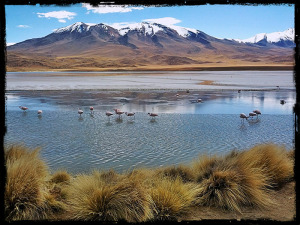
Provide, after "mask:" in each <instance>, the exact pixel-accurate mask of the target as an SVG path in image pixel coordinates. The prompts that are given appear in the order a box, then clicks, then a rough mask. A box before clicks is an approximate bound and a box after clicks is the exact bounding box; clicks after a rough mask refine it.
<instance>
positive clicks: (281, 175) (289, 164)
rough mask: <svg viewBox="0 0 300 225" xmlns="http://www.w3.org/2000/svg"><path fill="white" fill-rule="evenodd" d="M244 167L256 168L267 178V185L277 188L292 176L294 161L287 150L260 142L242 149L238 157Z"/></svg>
mask: <svg viewBox="0 0 300 225" xmlns="http://www.w3.org/2000/svg"><path fill="white" fill-rule="evenodd" d="M238 160H239V163H240V164H241V165H242V166H243V167H244V168H257V169H259V170H261V171H263V172H264V173H265V175H266V176H267V177H268V178H269V186H272V187H274V188H278V187H280V186H282V185H283V184H285V183H287V182H288V181H290V180H291V179H292V178H293V177H294V162H293V159H292V158H291V156H290V154H289V153H288V151H287V150H286V149H285V148H284V147H282V146H278V145H274V144H262V145H257V146H254V147H253V148H251V149H249V150H247V151H243V152H242V153H241V154H240V155H239V157H238Z"/></svg>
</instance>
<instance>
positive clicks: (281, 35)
mask: <svg viewBox="0 0 300 225" xmlns="http://www.w3.org/2000/svg"><path fill="white" fill-rule="evenodd" d="M294 38H295V29H294V28H289V29H287V30H285V31H282V32H273V33H260V34H257V35H255V36H253V37H250V38H247V39H243V40H241V39H233V40H235V41H238V42H240V43H252V44H258V45H267V44H274V45H278V46H281V47H289V46H290V47H293V46H295V43H294Z"/></svg>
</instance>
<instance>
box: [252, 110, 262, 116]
mask: <svg viewBox="0 0 300 225" xmlns="http://www.w3.org/2000/svg"><path fill="white" fill-rule="evenodd" d="M253 112H254V113H256V118H258V115H261V112H260V111H259V110H258V109H255V110H253Z"/></svg>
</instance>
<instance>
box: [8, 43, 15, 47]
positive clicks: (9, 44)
mask: <svg viewBox="0 0 300 225" xmlns="http://www.w3.org/2000/svg"><path fill="white" fill-rule="evenodd" d="M14 44H16V43H6V46H11V45H14Z"/></svg>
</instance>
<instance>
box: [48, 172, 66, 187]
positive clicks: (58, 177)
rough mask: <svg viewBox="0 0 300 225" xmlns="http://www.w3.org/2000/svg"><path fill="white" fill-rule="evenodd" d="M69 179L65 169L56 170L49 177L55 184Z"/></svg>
mask: <svg viewBox="0 0 300 225" xmlns="http://www.w3.org/2000/svg"><path fill="white" fill-rule="evenodd" d="M70 180H71V176H70V174H69V173H68V172H67V171H64V170H63V171H57V172H55V173H54V174H53V175H52V177H51V179H50V182H51V183H55V184H58V183H69V182H70Z"/></svg>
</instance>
